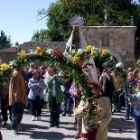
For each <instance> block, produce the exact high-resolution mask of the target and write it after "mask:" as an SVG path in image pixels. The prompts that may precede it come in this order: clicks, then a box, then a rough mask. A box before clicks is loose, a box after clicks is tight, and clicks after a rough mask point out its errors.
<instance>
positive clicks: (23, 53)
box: [18, 50, 27, 59]
mask: <svg viewBox="0 0 140 140" xmlns="http://www.w3.org/2000/svg"><path fill="white" fill-rule="evenodd" d="M18 55H19V57H20V58H24V59H25V58H27V53H26V52H25V51H24V50H21V52H19V53H18Z"/></svg>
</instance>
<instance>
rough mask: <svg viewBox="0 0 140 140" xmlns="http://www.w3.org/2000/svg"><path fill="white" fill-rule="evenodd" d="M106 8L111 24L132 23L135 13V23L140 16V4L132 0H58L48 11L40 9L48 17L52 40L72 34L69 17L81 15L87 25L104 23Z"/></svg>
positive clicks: (48, 34) (49, 33) (65, 37)
mask: <svg viewBox="0 0 140 140" xmlns="http://www.w3.org/2000/svg"><path fill="white" fill-rule="evenodd" d="M104 9H106V10H107V11H108V13H109V25H116V26H117V25H121V26H123V25H130V19H131V16H132V15H133V16H134V18H135V21H136V22H135V23H137V20H138V19H139V18H140V6H139V5H138V4H136V3H134V2H133V1H132V0H57V2H56V3H52V4H51V5H50V7H49V9H48V10H47V11H44V9H43V10H42V12H41V11H40V13H39V14H40V15H41V14H43V15H42V17H47V27H48V29H47V32H46V33H47V36H48V38H49V39H50V40H52V41H63V40H66V39H67V38H68V37H69V35H70V31H71V28H70V25H69V23H68V21H69V19H70V18H71V17H73V16H75V15H80V16H82V17H83V18H84V19H85V22H86V25H87V26H93V25H94V26H96V25H98V26H99V25H103V21H104Z"/></svg>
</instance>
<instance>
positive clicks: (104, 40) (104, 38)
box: [102, 35, 109, 47]
mask: <svg viewBox="0 0 140 140" xmlns="http://www.w3.org/2000/svg"><path fill="white" fill-rule="evenodd" d="M102 46H103V47H109V35H103V36H102Z"/></svg>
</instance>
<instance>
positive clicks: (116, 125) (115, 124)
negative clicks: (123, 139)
mask: <svg viewBox="0 0 140 140" xmlns="http://www.w3.org/2000/svg"><path fill="white" fill-rule="evenodd" d="M109 132H112V133H128V132H130V133H133V132H134V123H133V122H132V121H126V120H125V119H123V118H122V119H121V118H113V119H112V121H111V123H110V125H109Z"/></svg>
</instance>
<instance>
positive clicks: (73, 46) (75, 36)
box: [65, 16, 98, 83]
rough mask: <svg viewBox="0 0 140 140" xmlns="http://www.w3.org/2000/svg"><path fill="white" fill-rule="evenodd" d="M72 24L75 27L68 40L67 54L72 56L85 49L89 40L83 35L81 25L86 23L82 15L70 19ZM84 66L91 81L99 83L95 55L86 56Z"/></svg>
mask: <svg viewBox="0 0 140 140" xmlns="http://www.w3.org/2000/svg"><path fill="white" fill-rule="evenodd" d="M70 25H71V26H72V27H73V30H72V33H71V35H70V38H69V39H68V42H67V43H66V48H65V54H66V55H67V56H68V57H69V58H70V57H71V56H72V55H73V54H74V53H76V52H77V51H79V50H84V49H85V47H86V46H87V42H86V40H85V37H84V35H83V32H82V29H81V27H82V26H83V25H84V19H83V18H82V17H80V16H75V17H73V18H71V19H70ZM84 57H85V59H84V63H83V67H84V70H85V73H86V75H87V77H88V79H89V80H90V81H91V82H96V83H98V76H97V71H96V66H95V62H94V59H93V57H91V56H88V55H87V56H86V55H85V56H84Z"/></svg>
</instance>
